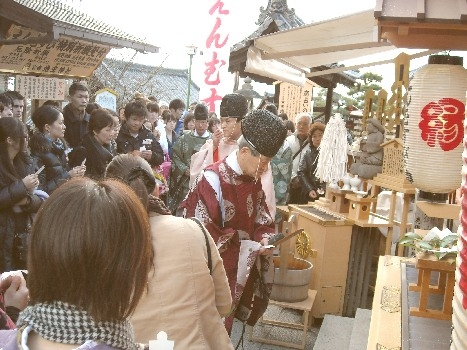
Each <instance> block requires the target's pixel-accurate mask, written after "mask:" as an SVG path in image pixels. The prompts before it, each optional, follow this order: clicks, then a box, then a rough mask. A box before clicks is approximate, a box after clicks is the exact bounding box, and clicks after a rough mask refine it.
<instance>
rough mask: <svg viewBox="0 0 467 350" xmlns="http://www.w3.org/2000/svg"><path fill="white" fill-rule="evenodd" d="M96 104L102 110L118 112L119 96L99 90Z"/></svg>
mask: <svg viewBox="0 0 467 350" xmlns="http://www.w3.org/2000/svg"><path fill="white" fill-rule="evenodd" d="M95 101H96V103H98V104H99V106H101V107H102V108H108V109H111V110H112V111H115V112H116V111H117V95H115V94H113V93H111V92H110V91H108V90H105V89H104V90H99V91H98V92H96V99H95Z"/></svg>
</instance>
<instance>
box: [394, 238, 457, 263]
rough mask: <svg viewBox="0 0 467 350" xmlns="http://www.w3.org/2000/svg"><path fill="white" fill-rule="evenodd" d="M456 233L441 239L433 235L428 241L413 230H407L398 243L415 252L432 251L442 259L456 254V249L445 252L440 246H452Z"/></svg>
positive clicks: (454, 242)
mask: <svg viewBox="0 0 467 350" xmlns="http://www.w3.org/2000/svg"><path fill="white" fill-rule="evenodd" d="M457 238H458V237H457V235H456V234H452V235H448V236H446V237H444V238H443V239H439V238H438V237H434V238H432V239H431V240H429V241H425V240H423V237H422V236H420V235H419V234H416V233H414V232H407V233H406V234H405V235H404V236H403V237H402V238H401V239H400V241H399V244H400V245H403V246H405V247H411V248H413V249H414V250H415V251H416V252H417V253H418V252H423V253H432V254H434V255H435V256H436V257H437V258H438V260H441V259H443V258H444V257H449V256H456V255H457V251H454V252H451V251H449V252H446V251H442V249H441V248H446V249H449V248H452V247H453V246H455V245H456V244H457Z"/></svg>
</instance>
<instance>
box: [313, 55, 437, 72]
mask: <svg viewBox="0 0 467 350" xmlns="http://www.w3.org/2000/svg"><path fill="white" fill-rule="evenodd" d="M438 52H439V51H438V50H425V51H422V52H419V53H416V54H413V55H410V59H413V58H419V57H423V56H427V55H432V54H435V53H438ZM388 63H394V59H393V58H392V59H389V60H383V61H375V62H369V63H363V64H357V65H354V66H348V67H338V68H331V69H326V70H321V71H316V72H311V73H307V74H305V76H306V77H307V78H312V77H315V76H318V75H325V74H332V73H338V72H344V71H347V70H356V69H359V68H363V67H369V66H379V65H381V64H388Z"/></svg>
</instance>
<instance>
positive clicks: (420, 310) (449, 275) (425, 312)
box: [409, 254, 456, 320]
mask: <svg viewBox="0 0 467 350" xmlns="http://www.w3.org/2000/svg"><path fill="white" fill-rule="evenodd" d="M415 267H416V268H417V269H418V279H417V283H416V284H415V283H411V284H410V286H409V290H411V291H415V292H420V302H419V305H418V307H411V308H410V315H411V316H420V317H428V318H435V319H438V320H450V319H451V317H452V297H453V294H454V282H455V279H454V273H455V271H456V264H455V259H454V258H448V259H445V260H438V259H437V258H436V256H434V255H433V254H422V255H418V256H417V262H416V264H415ZM432 272H438V273H439V278H438V284H437V285H431V284H430V277H431V273H432ZM430 294H440V295H444V299H443V300H444V301H443V308H442V310H433V309H428V297H429V295H430Z"/></svg>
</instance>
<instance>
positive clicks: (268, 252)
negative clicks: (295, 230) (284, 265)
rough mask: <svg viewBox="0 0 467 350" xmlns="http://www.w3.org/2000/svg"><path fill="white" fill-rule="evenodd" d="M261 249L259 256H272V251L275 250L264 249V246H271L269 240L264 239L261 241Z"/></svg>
mask: <svg viewBox="0 0 467 350" xmlns="http://www.w3.org/2000/svg"><path fill="white" fill-rule="evenodd" d="M259 243H261V246H262V247H261V248H259V254H260V255H272V251H273V249H274V248H264V246H267V245H269V238H263V239H262V240H261V242H259Z"/></svg>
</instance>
